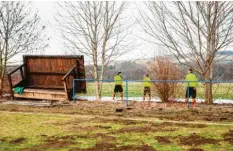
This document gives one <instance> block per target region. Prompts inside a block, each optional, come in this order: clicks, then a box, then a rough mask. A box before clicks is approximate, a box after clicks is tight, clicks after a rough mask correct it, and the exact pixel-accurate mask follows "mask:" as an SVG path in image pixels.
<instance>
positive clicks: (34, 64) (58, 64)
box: [25, 56, 77, 88]
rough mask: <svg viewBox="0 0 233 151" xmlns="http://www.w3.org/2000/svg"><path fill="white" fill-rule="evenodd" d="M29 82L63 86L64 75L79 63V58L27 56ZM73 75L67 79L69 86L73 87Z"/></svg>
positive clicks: (53, 86)
mask: <svg viewBox="0 0 233 151" xmlns="http://www.w3.org/2000/svg"><path fill="white" fill-rule="evenodd" d="M25 61H26V64H27V76H28V78H27V79H29V81H28V83H29V85H32V86H40V87H43V86H45V88H46V87H47V88H50V87H51V88H55V87H56V86H57V87H61V88H63V82H62V81H61V79H62V77H63V76H64V75H65V74H66V73H67V72H68V71H69V70H70V69H71V68H72V67H73V66H74V65H75V64H76V63H77V58H68V57H67V58H59V57H58V58H55V57H53V58H49V57H41V58H39V57H38V58H34V57H31V58H30V56H28V57H26V60H25ZM72 79H73V77H71V76H70V77H69V78H68V80H67V87H68V88H71V87H72Z"/></svg>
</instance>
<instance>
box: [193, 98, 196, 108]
mask: <svg viewBox="0 0 233 151" xmlns="http://www.w3.org/2000/svg"><path fill="white" fill-rule="evenodd" d="M195 108H196V99H195V98H193V109H195Z"/></svg>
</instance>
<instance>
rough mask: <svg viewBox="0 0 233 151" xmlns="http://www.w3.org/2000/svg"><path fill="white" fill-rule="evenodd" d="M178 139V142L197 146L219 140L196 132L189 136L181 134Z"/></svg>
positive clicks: (214, 142)
mask: <svg viewBox="0 0 233 151" xmlns="http://www.w3.org/2000/svg"><path fill="white" fill-rule="evenodd" d="M179 139H180V144H182V145H189V146H197V145H202V144H216V143H218V142H219V141H218V140H216V139H211V138H204V137H201V136H198V135H196V134H192V135H190V136H181V137H179Z"/></svg>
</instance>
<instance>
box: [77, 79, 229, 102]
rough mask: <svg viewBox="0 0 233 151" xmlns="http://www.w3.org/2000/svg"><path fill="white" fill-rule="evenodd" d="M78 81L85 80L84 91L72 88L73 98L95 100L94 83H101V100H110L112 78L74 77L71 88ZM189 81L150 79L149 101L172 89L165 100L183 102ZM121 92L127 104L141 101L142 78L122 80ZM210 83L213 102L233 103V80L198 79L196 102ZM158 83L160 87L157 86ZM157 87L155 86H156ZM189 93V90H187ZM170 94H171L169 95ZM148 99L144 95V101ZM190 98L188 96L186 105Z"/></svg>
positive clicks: (199, 100)
mask: <svg viewBox="0 0 233 151" xmlns="http://www.w3.org/2000/svg"><path fill="white" fill-rule="evenodd" d="M78 81H85V82H86V93H75V89H73V100H74V101H78V100H90V101H92V100H93V101H94V100H96V84H97V83H98V84H102V89H101V100H102V101H112V100H113V92H114V87H115V84H114V80H95V79H74V80H73V88H75V83H76V82H78ZM190 82H194V81H189V82H187V81H184V80H151V85H152V86H151V101H152V102H161V97H162V96H161V93H163V91H174V92H171V93H170V92H169V93H170V97H169V98H168V100H167V101H169V102H184V101H185V93H186V88H187V86H189V83H190ZM122 83H123V84H122V85H123V94H124V101H125V103H126V105H128V102H129V101H142V100H143V93H144V86H143V80H123V81H122ZM206 83H212V92H213V102H214V103H233V81H198V86H197V97H196V100H197V102H204V98H205V84H206ZM158 84H159V85H160V86H161V87H158ZM169 85H170V86H175V88H172V89H171V88H170V89H169V88H168V86H169ZM156 87H157V88H156ZM188 93H189V91H188ZM171 94H172V95H171ZM118 100H121V98H120V95H119V94H117V95H116V99H115V101H118ZM148 100H149V97H148V95H146V101H148ZM189 102H190V99H189V98H188V105H189Z"/></svg>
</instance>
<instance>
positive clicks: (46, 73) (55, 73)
mask: <svg viewBox="0 0 233 151" xmlns="http://www.w3.org/2000/svg"><path fill="white" fill-rule="evenodd" d="M29 74H36V75H65V74H66V72H30V73H29Z"/></svg>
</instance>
